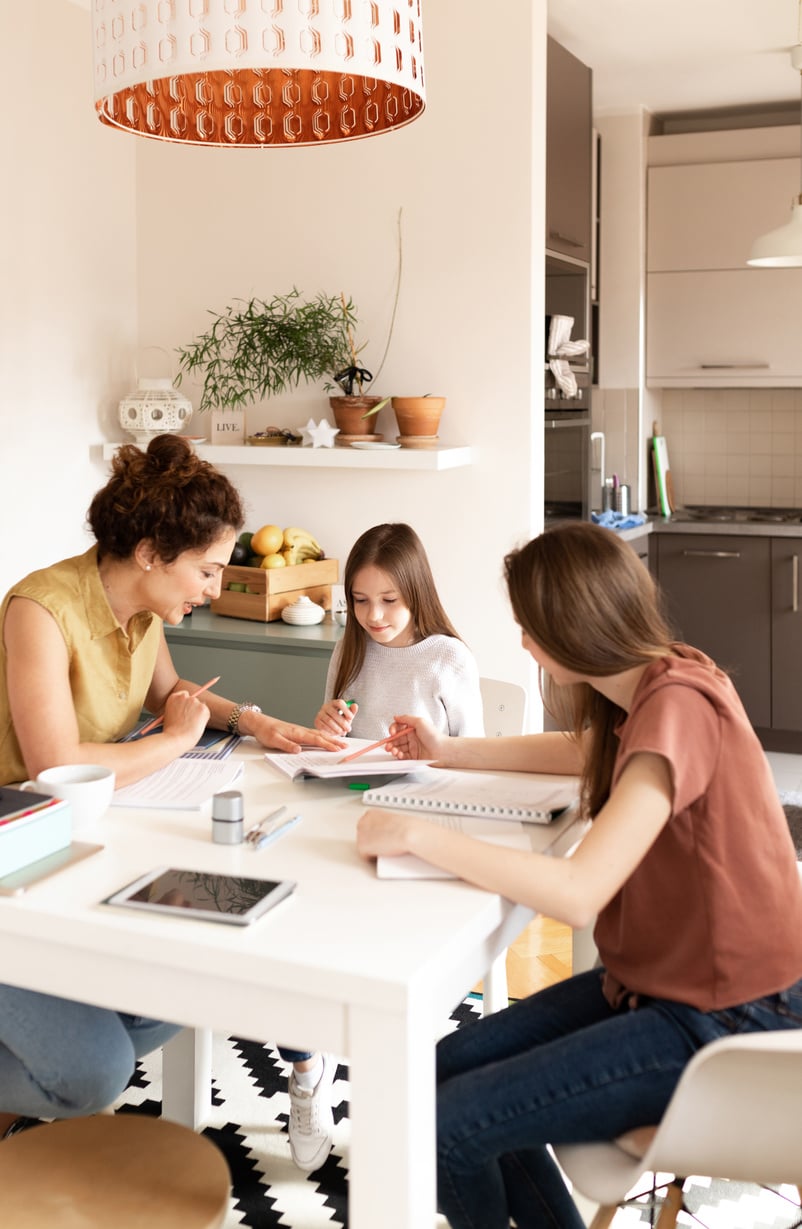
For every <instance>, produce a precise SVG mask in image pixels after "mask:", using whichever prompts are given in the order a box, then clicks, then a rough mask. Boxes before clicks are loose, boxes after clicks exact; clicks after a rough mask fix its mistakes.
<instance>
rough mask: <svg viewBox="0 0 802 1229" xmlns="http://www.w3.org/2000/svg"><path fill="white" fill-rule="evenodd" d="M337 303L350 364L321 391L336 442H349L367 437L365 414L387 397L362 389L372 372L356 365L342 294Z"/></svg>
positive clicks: (350, 315)
mask: <svg viewBox="0 0 802 1229" xmlns="http://www.w3.org/2000/svg"><path fill="white" fill-rule="evenodd" d="M340 304H341V309H342V324H343V329H344V331H345V337H346V342H347V347H348V358H349V359H350V362H348V363H347V365H346V366H345V367H343V368H342V370H341V371H337V372H336V374H335V375H333V376H332V380H333V381H334V383H328V384H326V385H324V388H325V390H326V392H328V393H330V394H331V395H330V396H329V406H330V407H331V412H332V414H333V415H334V421H335V423H336V424H337V427H338V428H339V431H340V439H342V438H343V437H347V440H348V441H349V442H350V441H351V440H354V439H357V440H359V439H367V438H369V437H368V436H367V434H366V432H367V431H368V427H367V426H366V424H365V421H364V420H365V418H366V417H367V416H369V415H374V414H378V412H379V410H380V409H381V408H382V407H383V406H384V405H386V404H387V402H388V400H389V398H388V397H375V396H371V395H369V394H367V393H366V392H365V386H366V385H368V384H370V382H371V381H372V379H373V373H372V372H370V371H368V369H367V368H366V367H361V366H360V364H359V351H358V350H357V347H356V343H355V341H354V331H353V325H354V324H355V323H356V319H355V315H354V312H353V309H351V306H350V303H346V300H345V295H343V294H341V295H340ZM349 309H350V310H349ZM388 345H389V339H388ZM334 388H339V389H340V390H341V392H340V393H334V392H333V390H334ZM370 438H373V439H376V438H380V437H377V436H376V435H373V436H372V437H370Z"/></svg>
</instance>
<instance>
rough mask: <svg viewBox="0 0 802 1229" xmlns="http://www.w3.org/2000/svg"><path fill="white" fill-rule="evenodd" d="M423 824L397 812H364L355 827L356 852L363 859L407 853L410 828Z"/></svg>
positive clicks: (392, 856)
mask: <svg viewBox="0 0 802 1229" xmlns="http://www.w3.org/2000/svg"><path fill="white" fill-rule="evenodd" d="M425 822H426V821H425V820H421V819H415V818H414V816H411V815H403V814H401V813H400V812H397V811H376V810H374V811H365V812H364V814H363V815H360V817H359V822H358V823H357V826H356V847H357V850H358V852H359V854H360V855H361V857H363V858H378V857H379V856H380V855H381V856H384V857H390V858H394V857H396V856H397V855H398V854H402V853H409V852H410V846H409V839H410V832H411V830H412V828H414V826H415V825H416V824H421V823H425Z"/></svg>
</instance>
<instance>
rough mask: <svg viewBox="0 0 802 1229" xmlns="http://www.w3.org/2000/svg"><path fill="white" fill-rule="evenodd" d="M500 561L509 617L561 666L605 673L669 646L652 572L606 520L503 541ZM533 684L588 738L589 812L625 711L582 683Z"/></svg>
mask: <svg viewBox="0 0 802 1229" xmlns="http://www.w3.org/2000/svg"><path fill="white" fill-rule="evenodd" d="M504 568H505V574H506V579H507V589H508V591H509V595H510V602H511V603H512V609H513V613H514V615H515V618H516V620H517V622H518V623H519V624H520V626H521V628H522V629H523V630H524V631H525V632H526V633H527V635H528V636H530V638H531V639H532V640H533V641H534V642H535V644H537V645H538V646H539V647H540V648H542V649H543V650H544V651H545V652H546V653H547V654H548V655H549V657H552V658H553V659H554V661H556V662H558V663H559V664H560V665H561V666H564V667H565V668H566V669H568V670H572V671H574V672H576V673H577V674H585V675H589V676H590V677H591V678H604V677H607V676H608V675H611V674H618V673H620V672H621V671H623V670H629V669H632V668H633V667H634V666H642V665H646V664H647V663H649V662H650V661H654V660H655V659H657V658H659V657H664V656H665V655H666V653H668V652H670V650H671V643H672V635H671V632H670V629H669V627H668V625H667V623H666V621H665V619H664V617H663V614H662V612H661V609H660V597H659V592H658V589H657V587H656V585H655V582H654V580H653V579H652V577H651V575H650V574H649V572H648V571H647V569H646V568H645V567H644V565H643V564H642V563H641V561H640V559H638V557H637V555H636V554H635V552H634V551H633V550H632V548H631V547H630V546H628V545H627V544H626V543H625V542H622V541H621V540H620V539H619V538H618V537H617V536H616V535H615V534H614V533H612V532H611V531H610V530H609V529H603V528H601V527H600V526H597V525H590V524H587V523H586V522H583V521H576V522H564V523H562V524H560V525H556V526H554V528H552V529H549V530H547V532H546V533H543V534H540V535H539V536H538V537H537V538H533V539H532V541H531V542H529V543H527V545H526V546H524V547H522V548H521V549H520V550H516V551H512V552H511V553H510V554H509V555H507V557H506V558H505V560H504ZM541 686H542V688H543V695H544V701H545V703H546V704H547V706H548V707H549V709H550V710H551V711H552V712H553V713H554V715H555V716H556V717H557V718H558V720H559V721H560V723H561V725H562V728H564V729H567V730H570V731H571V732H572V733H573V734H574V736H575V737H576V738H580V737H582V738H584V739H585V742H586V745H588V739H589V745H588V753H587V755H586V758H585V767H584V771H583V779H582V793H583V798H584V801H585V805H586V807H587V810H588V813H589V814H590V815H595V814H596V813H597V812H598V811H599V810H600V808H601V807H602V806H603V805H604V803H605V802H606V801H607V798H608V796H609V793H610V783H611V781H612V775H613V766H614V763H615V756H616V752H617V748H618V740H617V738H616V736H615V727H616V725H617V724H618V722H619V721H620V720H621V719H622V717H623V716H624V711H623V709H621V708H620V707H619V706H618V705H617V704H614V703H613V702H612V701H611V700H608V699H607V697H606V696H603V695H601V693H600V692H598V691H596V690H595V688H593V687H591V686H590V685H589V684H586V683H578V684H575V685H573V686H570V687H557V686H556V685H554V684H553V683H552V681H551V680H550V679H549V678H548V677H547V676H543V677H542V679H541Z"/></svg>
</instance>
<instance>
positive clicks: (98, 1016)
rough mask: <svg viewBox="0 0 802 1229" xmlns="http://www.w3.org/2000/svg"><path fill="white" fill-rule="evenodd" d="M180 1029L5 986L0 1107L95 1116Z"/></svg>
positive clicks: (1, 990)
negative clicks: (140, 1062)
mask: <svg viewBox="0 0 802 1229" xmlns="http://www.w3.org/2000/svg"><path fill="white" fill-rule="evenodd" d="M180 1027H181V1026H180V1025H178V1024H162V1023H160V1022H159V1021H158V1020H146V1019H144V1018H142V1017H141V1016H129V1015H126V1014H124V1013H122V1012H116V1011H108V1010H106V1009H105V1008H103V1007H90V1006H89V1005H88V1004H86V1003H74V1002H72V1001H71V1000H70V999H61V998H55V997H54V996H53V995H50V994H38V993H36V992H35V991H33V990H20V989H18V988H17V987H16V986H4V985H0V1111H3V1112H4V1113H10V1114H20V1115H25V1116H27V1117H31V1118H73V1117H76V1116H78V1115H81V1114H96V1113H98V1112H99V1111H100V1110H103V1109H105V1108H106V1107H107V1106H109V1105H111V1103H112V1101H115V1100H116V1098H117V1097H119V1095H120V1093H122V1092H123V1091H124V1090H125V1088H126V1087H127V1085H128V1081H129V1080H130V1078H131V1076H132V1075H133V1073H134V1064H135V1062H136V1060H137V1059H138V1058H141V1057H142V1056H143V1055H144V1054H149V1053H150V1051H151V1050H156V1049H158V1047H159V1046H161V1045H163V1044H164V1043H165V1042H166V1041H169V1040H170V1038H171V1037H173V1036H175V1034H176V1033H177V1032H179V1031H180Z"/></svg>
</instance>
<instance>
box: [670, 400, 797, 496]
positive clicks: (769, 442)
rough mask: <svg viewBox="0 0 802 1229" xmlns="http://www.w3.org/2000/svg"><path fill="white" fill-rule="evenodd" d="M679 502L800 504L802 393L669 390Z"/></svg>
mask: <svg viewBox="0 0 802 1229" xmlns="http://www.w3.org/2000/svg"><path fill="white" fill-rule="evenodd" d="M660 430H661V432H662V434H663V435H664V436H665V437H666V442H667V445H668V455H669V463H670V466H671V476H672V480H673V484H674V495H675V499H676V501H677V503H678V504H739V505H743V506H746V507H773V508H798V507H802V389H797V388H774V389H768V388H767V389H752V388H749V389H740V388H739V389H728V388H716V389H696V388H692V389H664V390H663V394H662V411H661V417H660Z"/></svg>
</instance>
